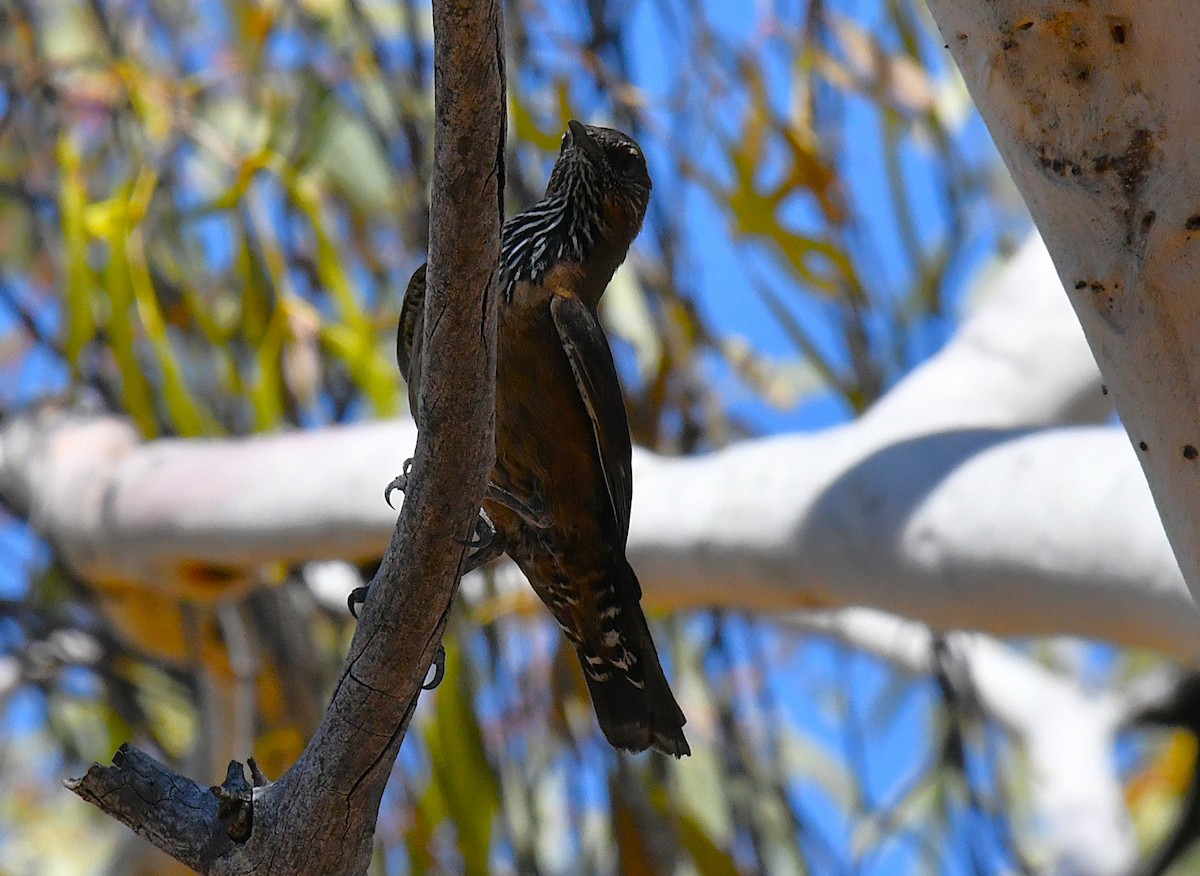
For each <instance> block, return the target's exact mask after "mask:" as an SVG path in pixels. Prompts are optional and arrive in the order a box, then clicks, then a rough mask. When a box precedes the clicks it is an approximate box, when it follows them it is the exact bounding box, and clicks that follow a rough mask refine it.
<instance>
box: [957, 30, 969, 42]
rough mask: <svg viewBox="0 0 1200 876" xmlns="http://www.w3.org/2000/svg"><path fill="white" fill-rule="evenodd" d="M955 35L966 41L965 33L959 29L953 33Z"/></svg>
mask: <svg viewBox="0 0 1200 876" xmlns="http://www.w3.org/2000/svg"><path fill="white" fill-rule="evenodd" d="M955 36H957V37H958V38H959V39H960V40H962V41H963V42H964V43H965V42H966V41H967V35H966V34H965V33H962V32H961V31H960V32H959V33H957V34H955Z"/></svg>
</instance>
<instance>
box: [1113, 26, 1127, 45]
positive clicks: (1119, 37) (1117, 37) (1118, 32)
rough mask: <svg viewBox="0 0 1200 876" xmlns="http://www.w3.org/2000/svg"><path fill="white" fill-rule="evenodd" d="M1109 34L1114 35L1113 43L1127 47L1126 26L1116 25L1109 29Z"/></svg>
mask: <svg viewBox="0 0 1200 876" xmlns="http://www.w3.org/2000/svg"><path fill="white" fill-rule="evenodd" d="M1109 33H1111V34H1112V38H1113V42H1114V43H1116V44H1117V45H1118V46H1123V45H1125V25H1123V24H1114V25H1113V26H1112V27H1111V28H1109Z"/></svg>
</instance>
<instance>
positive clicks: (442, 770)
mask: <svg viewBox="0 0 1200 876" xmlns="http://www.w3.org/2000/svg"><path fill="white" fill-rule="evenodd" d="M444 644H445V648H446V678H445V680H444V681H443V682H442V684H441V686H440V687H439V688H438V691H437V702H436V709H435V711H434V715H433V720H432V721H431V722H430V724H429V725H428V727H427V730H426V740H425V741H426V745H428V747H429V754H430V758H431V760H432V761H433V774H434V777H435V781H436V783H437V785H438V787H439V789H440V791H441V795H442V799H443V800H444V801H445V807H446V814H447V816H448V817H449V818H450V820H451V821H453V822H454V826H455V829H456V831H457V834H458V849H459V852H460V853H461V854H462V857H463V866H464V870H465V872H466V873H469V874H474V873H480V874H485V873H487V872H488V861H489V859H490V857H491V839H492V825H493V823H494V822H495V820H496V816H497V815H498V813H499V812H500V785H499V782H498V780H497V778H496V775H495V773H494V772H492V766H491V764H490V763H488V759H487V753H486V750H485V749H484V745H483V734H482V732H481V731H480V729H479V719H478V718H476V717H475V711H474V708H473V705H472V701H471V691H470V688H469V687H468V685H467V673H468V672H470V671H471V670H470V666H469V664H468V663H467V660H466V658H465V657H464V656H463V653H462V651H461V650H460V648H459V646H458V643H457V642H456V641H455V640H454V639H453V638H452V637H451V636H450V635H447V636H446V638H445V641H444Z"/></svg>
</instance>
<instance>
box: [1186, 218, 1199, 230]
mask: <svg viewBox="0 0 1200 876" xmlns="http://www.w3.org/2000/svg"><path fill="white" fill-rule="evenodd" d="M1183 227H1184V228H1186V229H1187V230H1188V231H1200V214H1197V215H1195V216H1188V219H1187V222H1185V223H1183Z"/></svg>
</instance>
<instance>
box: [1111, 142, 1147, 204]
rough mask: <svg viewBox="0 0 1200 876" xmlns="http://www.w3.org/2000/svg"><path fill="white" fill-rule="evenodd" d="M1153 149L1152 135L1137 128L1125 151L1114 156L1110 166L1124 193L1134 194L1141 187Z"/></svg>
mask: <svg viewBox="0 0 1200 876" xmlns="http://www.w3.org/2000/svg"><path fill="white" fill-rule="evenodd" d="M1153 149H1154V140H1153V135H1152V134H1151V133H1150V131H1148V130H1147V129H1145V128H1138V129H1137V130H1136V131H1134V132H1133V136H1132V137H1131V138H1130V140H1129V146H1127V147H1126V149H1125V151H1124V152H1122V153H1121V154H1120V155H1117V156H1114V158H1113V160H1112V165H1113V167H1115V168H1116V170H1117V175H1118V176H1119V177H1120V178H1121V184H1122V185H1123V186H1125V191H1126V192H1129V193H1133V192H1136V191H1137V189H1138V188H1139V187H1140V186H1141V184H1142V180H1144V179H1145V178H1146V171H1147V170H1148V168H1149V164H1150V153H1151V151H1152V150H1153Z"/></svg>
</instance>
